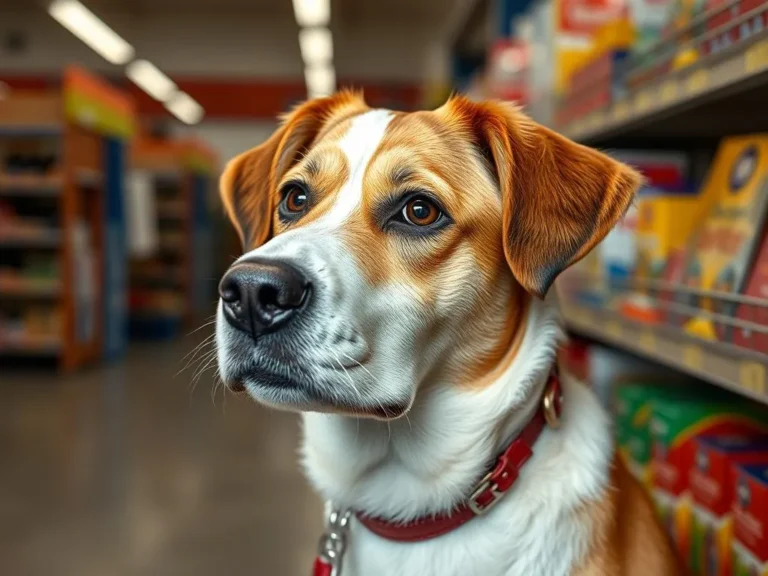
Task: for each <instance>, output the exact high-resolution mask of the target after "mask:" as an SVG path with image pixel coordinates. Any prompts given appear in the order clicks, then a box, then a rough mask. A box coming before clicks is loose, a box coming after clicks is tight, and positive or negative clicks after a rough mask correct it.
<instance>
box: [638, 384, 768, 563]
mask: <svg viewBox="0 0 768 576" xmlns="http://www.w3.org/2000/svg"><path fill="white" fill-rule="evenodd" d="M765 432H768V411H767V410H766V409H765V407H763V406H760V405H758V404H756V403H754V402H748V401H746V400H741V399H738V398H735V397H733V396H730V395H725V394H718V393H716V392H713V393H712V394H709V393H707V392H705V391H704V389H702V390H699V389H696V391H695V393H694V392H693V391H689V393H688V394H669V395H665V396H664V397H660V398H659V399H657V400H656V401H654V402H653V408H652V416H651V436H652V439H653V456H652V462H651V475H652V482H653V497H654V500H655V502H656V507H657V510H658V512H659V515H660V516H661V519H662V522H663V523H664V524H665V526H666V527H667V529H668V531H669V532H670V534H671V535H672V538H673V540H674V541H675V544H676V546H677V548H678V550H679V552H680V554H681V556H682V557H683V558H686V559H689V558H690V547H691V521H692V519H691V518H692V504H691V495H690V490H689V485H688V480H689V474H690V471H691V469H692V468H693V467H694V465H695V459H696V445H695V442H694V440H695V439H696V438H698V437H700V436H703V435H710V436H714V435H753V434H758V433H765Z"/></svg>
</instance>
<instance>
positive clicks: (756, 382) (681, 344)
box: [563, 303, 768, 404]
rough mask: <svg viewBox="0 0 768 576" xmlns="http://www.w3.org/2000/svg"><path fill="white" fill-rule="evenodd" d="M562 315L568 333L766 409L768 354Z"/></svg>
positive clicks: (607, 319)
mask: <svg viewBox="0 0 768 576" xmlns="http://www.w3.org/2000/svg"><path fill="white" fill-rule="evenodd" d="M563 315H564V317H565V322H566V325H567V327H568V329H569V330H571V331H572V332H574V333H576V334H579V335H581V336H585V337H587V338H590V339H592V340H596V341H598V342H602V343H604V344H608V345H610V346H615V347H617V348H620V349H622V350H625V351H627V352H630V353H632V354H635V355H637V356H641V357H643V358H646V359H648V360H651V361H653V362H658V363H660V364H663V365H666V366H668V367H670V368H673V369H675V370H679V371H680V372H683V373H685V374H689V375H691V376H695V377H697V378H700V379H702V380H706V381H707V382H710V383H712V384H715V385H717V386H721V387H723V388H726V389H728V390H730V391H732V392H736V393H738V394H742V395H744V396H747V397H749V398H752V399H754V400H757V401H759V402H762V403H764V404H768V356H766V355H764V354H760V353H759V352H755V351H752V350H748V349H745V348H739V347H737V346H733V345H731V344H727V343H725V342H709V341H705V340H702V339H699V338H695V337H693V336H690V335H688V334H686V333H685V332H683V331H681V330H679V329H675V328H672V327H669V326H655V325H644V324H642V323H639V322H633V321H630V320H628V319H626V318H624V317H622V316H621V315H619V314H617V313H615V312H610V311H605V310H596V309H592V308H587V307H583V306H578V305H576V304H573V303H569V304H568V305H567V306H564V307H563Z"/></svg>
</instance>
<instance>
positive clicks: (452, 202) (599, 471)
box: [216, 92, 682, 576]
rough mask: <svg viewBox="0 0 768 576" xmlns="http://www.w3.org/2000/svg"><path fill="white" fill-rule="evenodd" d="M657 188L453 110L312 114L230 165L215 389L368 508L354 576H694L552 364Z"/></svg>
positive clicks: (527, 123) (561, 144)
mask: <svg viewBox="0 0 768 576" xmlns="http://www.w3.org/2000/svg"><path fill="white" fill-rule="evenodd" d="M640 184H641V177H640V176H639V175H638V174H637V173H636V172H635V171H633V170H632V169H631V168H629V167H628V166H625V165H623V164H621V163H619V162H617V161H615V160H613V159H611V158H609V157H608V156H606V155H604V154H602V153H600V152H598V151H596V150H593V149H590V148H587V147H584V146H581V145H579V144H576V143H574V142H572V141H570V140H568V139H566V138H565V137H563V136H561V135H559V134H557V133H555V132H553V131H551V130H549V129H547V128H545V127H543V126H541V125H538V124H537V123H535V122H533V121H532V120H530V119H529V118H527V117H526V116H525V115H524V114H523V113H522V112H521V111H520V110H519V109H517V108H516V107H514V106H513V105H511V104H506V103H501V102H473V101H470V100H469V99H466V98H464V97H460V96H455V97H452V98H451V99H449V100H448V102H447V103H446V104H445V105H443V106H442V107H441V108H439V109H437V110H434V111H420V112H412V113H401V112H392V111H389V110H382V109H371V108H369V107H368V106H367V105H366V103H365V102H364V100H363V98H362V96H361V95H360V94H357V93H353V92H340V93H338V94H335V95H333V96H330V97H326V98H321V99H316V100H311V101H308V102H306V103H304V104H302V105H300V106H298V107H297V108H296V109H295V110H294V111H293V112H292V113H290V114H289V115H287V116H286V117H285V118H284V119H283V122H282V124H281V126H280V128H279V129H278V130H277V131H276V132H275V133H274V135H272V136H271V137H270V138H269V139H268V140H267V141H266V142H265V143H263V144H261V145H260V146H258V147H256V148H254V149H252V150H250V151H248V152H245V153H244V154H242V155H240V156H238V157H237V158H235V159H234V160H232V161H230V163H229V164H228V165H227V167H226V170H225V172H224V174H223V176H222V178H221V197H222V201H223V203H224V206H225V207H226V211H227V213H228V215H229V217H230V219H231V221H232V223H233V224H234V226H235V228H236V229H237V232H238V234H239V236H240V238H241V240H242V243H243V246H244V255H243V256H242V257H240V258H239V259H238V260H236V261H235V263H234V264H233V265H232V266H231V268H230V269H229V270H228V272H227V273H226V274H225V276H224V277H223V278H222V280H221V284H220V286H219V292H220V301H219V305H218V312H217V321H216V346H217V354H218V364H219V372H220V375H221V377H222V379H223V380H224V382H225V383H226V384H227V385H228V386H229V387H230V388H232V389H234V390H240V391H246V392H247V393H248V394H249V395H250V396H251V397H253V398H254V399H256V400H257V401H259V402H261V403H263V404H266V405H268V406H271V407H275V408H280V409H288V410H294V411H300V412H302V414H303V446H302V449H301V454H302V461H303V466H304V468H305V470H306V474H307V476H308V478H309V480H310V481H311V483H312V484H313V486H314V487H315V488H316V489H317V491H318V492H319V493H320V494H321V495H322V496H323V497H324V498H326V499H328V500H329V501H332V502H333V503H334V505H335V506H338V507H339V508H340V509H342V510H343V509H349V510H352V511H354V515H353V516H351V517H349V520H346V518H347V517H348V514H349V513H347V515H345V516H344V520H345V524H347V525H348V528H349V534H348V537H345V540H346V541H347V542H348V546H347V550H346V553H345V555H344V564H343V575H344V576H350V575H354V576H395V575H397V576H431V575H440V576H452V575H456V576H468V575H477V576H550V575H551V576H561V575H576V576H582V575H595V576H604V575H633V576H634V575H637V576H639V575H649V574H653V575H654V576H660V575H672V574H680V573H681V572H682V569H681V568H680V567H679V565H678V563H677V559H676V556H675V554H674V552H673V550H672V547H671V545H670V543H669V541H668V540H667V538H666V536H665V534H664V532H663V531H662V529H661V528H660V526H659V525H658V523H657V521H656V518H655V515H654V512H653V509H652V505H651V503H650V501H649V499H648V497H647V495H646V494H645V492H644V491H643V490H642V488H641V487H640V485H639V484H638V483H637V482H636V481H635V480H634V479H633V477H632V476H631V475H630V474H629V473H628V472H627V470H626V469H625V468H624V466H623V465H622V464H621V462H620V460H619V459H618V458H617V456H616V450H615V446H614V445H613V442H612V434H611V429H610V422H609V418H608V416H607V415H606V413H605V412H604V411H603V409H602V408H601V406H600V405H599V403H598V401H597V400H596V398H595V396H594V395H593V394H592V392H591V391H590V390H589V389H588V388H586V387H585V386H584V385H582V384H580V383H578V382H574V381H571V380H569V379H568V378H566V377H565V375H562V376H559V375H558V373H557V370H556V368H555V354H556V348H557V346H558V344H559V343H560V342H561V341H562V339H563V330H562V328H561V322H560V318H559V315H558V310H557V306H556V302H555V301H554V300H555V296H554V295H553V294H551V293H550V292H553V291H551V290H550V288H551V286H552V283H553V281H554V280H555V278H556V277H557V276H558V274H559V273H560V272H562V271H563V270H564V269H565V268H567V267H568V266H570V265H571V264H573V263H574V262H576V261H578V260H579V259H580V258H582V257H583V256H584V255H585V254H587V253H588V252H589V251H590V250H591V249H592V248H593V247H594V246H595V245H596V244H597V243H598V242H599V241H600V240H601V239H602V238H603V237H604V236H605V235H606V234H607V233H608V232H609V230H610V229H611V228H612V227H613V226H614V224H615V223H616V222H617V221H618V220H619V219H620V218H621V217H622V216H623V214H624V213H625V211H626V210H627V208H628V206H629V205H630V203H631V202H632V198H633V196H634V194H635V192H636V190H637V188H638V187H639V185H640ZM542 397H544V401H542ZM561 400H562V402H561ZM534 428H536V429H534ZM459 521H460V522H459ZM331 556H333V554H331ZM336 556H337V557H338V556H339V554H336ZM325 561H328V559H327V558H321V559H320V563H321V564H322V563H323V562H325ZM336 570H337V572H338V568H336ZM337 572H333V573H334V574H336V573H337ZM316 573H327V574H330V573H332V572H331V571H330V569H329V571H327V572H322V570H321V571H319V572H316Z"/></svg>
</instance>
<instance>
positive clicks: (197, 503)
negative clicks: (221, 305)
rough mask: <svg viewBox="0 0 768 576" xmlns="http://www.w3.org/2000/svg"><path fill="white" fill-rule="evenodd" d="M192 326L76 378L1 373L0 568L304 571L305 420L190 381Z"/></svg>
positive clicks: (309, 534)
mask: <svg viewBox="0 0 768 576" xmlns="http://www.w3.org/2000/svg"><path fill="white" fill-rule="evenodd" d="M199 341H200V338H199V337H198V336H197V335H194V336H191V337H187V338H185V339H184V340H182V341H180V342H176V343H170V344H159V345H158V344H152V345H140V346H135V347H132V348H131V351H130V353H129V354H128V357H127V358H126V359H125V360H124V361H122V362H120V363H119V364H116V365H114V366H110V367H105V368H99V369H93V370H90V371H85V372H82V373H79V374H76V375H73V376H67V377H58V376H56V375H55V374H53V373H50V372H44V371H41V372H35V373H33V374H30V373H18V372H10V371H8V370H4V371H3V372H2V373H0V575H2V576H143V575H147V576H150V575H151V576H155V575H157V576H218V575H226V576H267V575H268V576H272V575H278V576H283V575H285V576H293V575H296V576H305V575H307V574H309V573H310V566H311V562H312V556H313V552H314V549H315V545H316V542H317V537H318V535H319V531H320V529H321V523H322V512H321V511H322V504H321V502H320V501H319V500H318V499H317V497H316V496H315V495H314V494H313V493H312V492H311V491H310V489H309V488H308V487H307V484H306V482H305V481H304V479H303V478H302V476H301V474H300V472H299V471H298V466H297V464H296V460H297V457H296V449H297V445H298V434H299V421H298V418H297V417H296V416H294V415H290V414H285V413H278V412H273V411H270V410H267V409H265V408H261V407H259V406H257V405H256V404H254V403H253V402H251V401H249V400H247V399H245V398H242V397H238V396H234V395H232V394H230V393H227V394H226V395H224V392H223V390H221V389H220V388H219V389H218V390H217V391H216V393H214V394H212V390H213V384H212V382H213V375H212V372H211V371H208V372H206V373H205V374H203V376H202V377H201V378H200V381H199V382H198V383H197V385H196V386H194V387H193V386H192V385H191V380H192V376H193V374H194V370H193V369H188V370H186V371H183V372H182V373H181V374H178V375H177V372H179V370H180V369H181V368H182V367H183V366H184V363H185V362H186V361H184V360H183V358H184V356H185V354H187V353H188V352H189V350H190V349H191V348H193V346H194V344H196V343H197V342H199Z"/></svg>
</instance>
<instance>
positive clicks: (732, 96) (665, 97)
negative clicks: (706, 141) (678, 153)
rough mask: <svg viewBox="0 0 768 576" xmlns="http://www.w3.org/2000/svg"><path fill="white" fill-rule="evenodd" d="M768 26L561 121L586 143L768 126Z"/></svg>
mask: <svg viewBox="0 0 768 576" xmlns="http://www.w3.org/2000/svg"><path fill="white" fill-rule="evenodd" d="M767 99H768V29H766V30H762V31H761V32H759V33H756V34H754V35H753V36H752V37H751V38H749V39H747V40H745V41H743V42H741V43H739V44H735V45H733V46H732V47H731V48H730V49H727V50H723V51H722V52H719V53H717V54H712V55H709V56H706V57H704V58H702V59H701V60H699V61H698V62H696V63H695V64H693V65H691V66H689V67H687V68H683V69H681V70H677V71H675V72H672V73H670V74H666V75H664V76H663V77H661V78H659V79H658V80H656V81H655V82H653V83H652V84H650V85H646V86H642V87H639V88H637V89H635V90H632V91H630V92H629V94H627V96H626V97H625V98H623V99H621V100H618V101H616V102H614V103H613V104H612V105H610V106H608V107H606V108H603V109H601V110H597V111H595V112H592V113H590V114H587V115H586V116H584V117H582V118H579V119H577V120H574V121H573V122H570V123H569V124H566V125H564V126H560V127H559V130H560V131H561V132H563V133H564V134H566V135H567V136H569V137H570V138H573V139H575V140H579V141H581V142H584V143H588V144H593V145H594V144H601V145H602V144H611V145H624V144H641V143H643V142H650V141H653V140H658V139H659V138H672V139H675V138H679V139H687V140H690V139H698V138H716V137H719V136H721V135H722V134H726V133H728V134H736V133H748V132H759V131H761V130H766V129H768V114H766V113H765V110H766V108H765V106H766V100H767Z"/></svg>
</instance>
